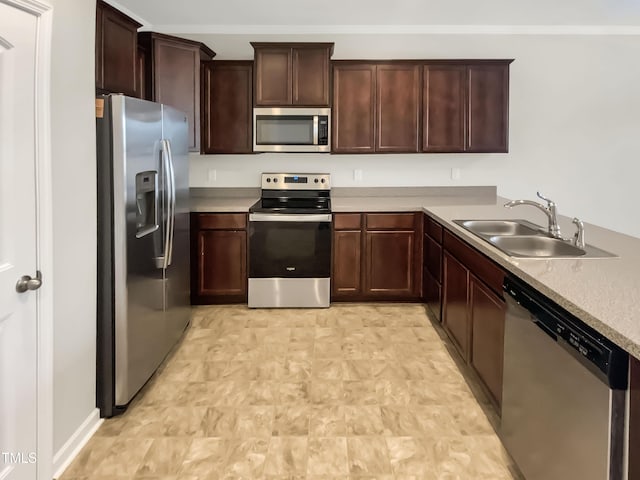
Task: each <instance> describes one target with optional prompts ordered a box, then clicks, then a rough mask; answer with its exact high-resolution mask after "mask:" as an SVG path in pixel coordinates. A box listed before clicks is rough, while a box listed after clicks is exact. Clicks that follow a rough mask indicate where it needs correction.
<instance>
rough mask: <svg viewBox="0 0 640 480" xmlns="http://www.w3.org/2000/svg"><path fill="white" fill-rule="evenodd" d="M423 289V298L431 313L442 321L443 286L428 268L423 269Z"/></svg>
mask: <svg viewBox="0 0 640 480" xmlns="http://www.w3.org/2000/svg"><path fill="white" fill-rule="evenodd" d="M422 291H423V300H424V303H426V304H427V307H428V308H429V310H431V313H432V314H433V315H434V316H435V317H436V319H437V320H438V321H439V322H441V321H442V286H441V285H440V282H438V281H437V280H436V279H435V277H434V276H433V275H431V272H430V271H429V270H428V269H427V268H424V269H423V275H422Z"/></svg>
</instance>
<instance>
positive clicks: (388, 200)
mask: <svg viewBox="0 0 640 480" xmlns="http://www.w3.org/2000/svg"><path fill="white" fill-rule="evenodd" d="M397 190H398V191H396V192H394V195H390V196H388V197H387V196H355V195H354V196H332V198H331V203H332V210H333V211H334V212H373V211H382V212H383V211H388V212H401V211H423V212H425V213H427V214H429V215H431V216H432V217H433V218H435V219H436V220H438V221H439V222H440V223H442V224H443V225H444V226H445V227H446V228H447V229H448V230H450V231H451V232H453V233H455V234H456V235H457V236H458V237H460V238H462V239H463V240H465V241H466V242H467V243H469V244H470V245H472V246H473V247H475V248H476V249H477V250H479V251H480V252H482V253H484V254H485V255H486V256H488V257H489V258H491V259H492V260H494V261H495V262H496V263H498V264H499V265H501V266H502V267H504V268H505V270H507V271H509V272H511V273H513V274H514V275H516V276H517V277H519V278H521V279H523V280H525V281H526V282H527V283H529V284H530V285H531V286H533V287H534V288H536V289H537V290H539V291H540V292H541V293H543V294H544V295H546V296H547V297H549V298H550V299H552V300H554V301H555V302H557V303H558V304H559V305H561V306H562V307H564V308H565V309H567V310H568V311H570V312H571V313H573V314H574V315H576V316H577V317H578V318H580V319H581V320H583V321H584V322H585V323H586V324H588V325H590V326H591V327H593V328H594V329H595V330H596V331H598V332H600V333H601V334H602V335H604V336H605V337H607V338H609V339H610V340H612V341H613V342H615V343H616V344H617V345H619V346H620V347H622V348H624V349H625V350H627V351H628V352H629V353H631V354H632V355H634V356H635V357H637V358H640V307H639V305H640V239H637V238H635V237H631V236H628V235H624V234H621V233H617V232H613V231H611V230H607V229H605V228H601V227H597V226H595V225H590V224H585V240H586V243H587V244H591V245H593V246H595V247H598V248H600V249H603V250H606V251H609V252H611V253H614V254H616V255H618V257H617V258H600V259H598V258H562V259H523V258H514V257H509V256H507V255H506V254H504V253H502V252H501V251H500V250H498V249H497V248H495V247H494V246H492V245H491V244H489V243H488V242H486V241H484V240H482V239H481V238H480V237H477V236H475V235H473V234H472V233H470V232H468V231H467V230H465V229H463V228H462V227H460V226H458V225H457V224H455V223H453V220H466V219H525V220H529V221H531V222H533V223H536V224H538V225H540V226H542V227H546V225H547V218H546V216H545V215H544V214H543V213H542V212H540V211H539V210H537V209H535V208H532V207H530V206H518V207H515V208H513V209H507V208H504V207H503V205H504V203H505V202H506V201H507V199H505V198H500V197H496V196H495V194H493V195H487V194H486V193H487V192H486V191H470V192H468V193H469V194H467V195H424V196H421V195H414V194H413V193H415V192H412V195H409V196H403V195H402V191H401V189H397ZM257 200H258V198H257V196H256V197H253V196H251V197H238V198H216V197H196V198H192V200H191V211H194V212H247V211H248V210H249V207H250V206H251V205H253V203H255V202H256V201H257ZM559 211H560V213H563V212H562V205H560V206H559ZM565 213H570V212H565ZM558 223H559V224H560V227H561V229H562V233H563V235H564V236H565V237H572V236H573V233H574V231H575V226H574V225H572V224H571V218H570V217H566V216H563V215H559V219H558Z"/></svg>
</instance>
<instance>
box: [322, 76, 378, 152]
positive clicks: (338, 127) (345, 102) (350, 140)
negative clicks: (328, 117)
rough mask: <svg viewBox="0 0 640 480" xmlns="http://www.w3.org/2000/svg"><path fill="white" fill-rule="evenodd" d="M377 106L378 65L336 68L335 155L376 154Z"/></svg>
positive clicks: (334, 83) (333, 118)
mask: <svg viewBox="0 0 640 480" xmlns="http://www.w3.org/2000/svg"><path fill="white" fill-rule="evenodd" d="M375 104H376V66H375V65H371V64H350V65H345V64H334V67H333V111H332V123H333V127H332V132H331V137H332V144H333V145H332V149H331V151H332V152H334V153H373V152H374V151H375Z"/></svg>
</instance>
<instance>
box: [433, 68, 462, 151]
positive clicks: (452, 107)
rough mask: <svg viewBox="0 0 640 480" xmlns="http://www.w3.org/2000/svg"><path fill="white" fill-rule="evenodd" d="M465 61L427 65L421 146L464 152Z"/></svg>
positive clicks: (437, 149)
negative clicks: (452, 63)
mask: <svg viewBox="0 0 640 480" xmlns="http://www.w3.org/2000/svg"><path fill="white" fill-rule="evenodd" d="M466 77H467V68H466V67H465V66H464V65H426V66H425V67H424V73H423V87H422V89H423V90H422V92H423V93H422V95H423V106H422V121H423V122H424V128H423V131H422V149H423V150H424V151H425V152H463V151H464V146H465V121H464V119H465V108H464V107H465V101H464V99H465V90H466V89H465V84H466V81H465V80H466Z"/></svg>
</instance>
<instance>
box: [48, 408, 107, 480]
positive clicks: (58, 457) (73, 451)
mask: <svg viewBox="0 0 640 480" xmlns="http://www.w3.org/2000/svg"><path fill="white" fill-rule="evenodd" d="M103 421H104V420H103V419H102V418H100V410H99V409H97V408H96V409H95V410H93V411H92V412H91V413H90V414H89V416H88V417H87V418H86V420H85V421H84V422H82V425H80V426H79V427H78V429H77V430H76V431H75V432H73V435H71V437H69V440H67V441H66V442H65V443H64V445H63V446H62V447H61V448H60V450H58V451H57V452H56V453H55V455H54V456H53V471H54V472H55V473H54V474H53V478H54V480H55V479H57V478H60V477H61V476H62V474H63V473H64V471H65V470H66V469H67V467H68V466H69V465H70V464H71V462H72V461H73V459H74V458H76V456H77V455H78V453H80V450H82V447H84V446H85V445H86V444H87V442H88V441H89V439H90V438H91V437H92V436H93V434H94V433H96V430H98V427H100V425H102V422H103Z"/></svg>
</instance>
